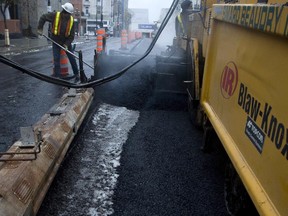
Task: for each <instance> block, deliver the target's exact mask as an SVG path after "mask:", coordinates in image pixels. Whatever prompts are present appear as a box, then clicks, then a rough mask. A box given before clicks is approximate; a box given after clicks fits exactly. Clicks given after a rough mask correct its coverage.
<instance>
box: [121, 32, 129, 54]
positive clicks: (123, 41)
mask: <svg viewBox="0 0 288 216" xmlns="http://www.w3.org/2000/svg"><path fill="white" fill-rule="evenodd" d="M127 40H128V37H127V31H126V30H125V29H123V30H122V31H121V48H120V49H121V50H126V49H127Z"/></svg>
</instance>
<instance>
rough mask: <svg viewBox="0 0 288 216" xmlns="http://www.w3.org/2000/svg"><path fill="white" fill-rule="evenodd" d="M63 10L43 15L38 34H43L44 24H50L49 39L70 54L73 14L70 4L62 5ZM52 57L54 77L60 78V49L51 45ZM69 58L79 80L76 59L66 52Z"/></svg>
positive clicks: (73, 31) (55, 45) (72, 35)
mask: <svg viewBox="0 0 288 216" xmlns="http://www.w3.org/2000/svg"><path fill="white" fill-rule="evenodd" d="M62 8H63V10H62V11H61V12H53V13H46V14H43V15H42V16H41V17H40V19H39V22H38V34H39V35H42V34H43V26H44V24H45V22H50V23H51V24H52V29H51V33H52V34H51V39H52V40H53V41H55V42H56V43H58V44H59V45H61V46H62V47H65V48H66V49H67V50H69V51H70V52H73V49H72V45H71V43H72V42H73V40H74V35H75V30H74V18H73V16H72V15H71V14H72V13H73V12H74V7H73V5H72V4H71V3H65V4H64V5H62ZM52 47H53V57H54V76H56V77H60V78H61V74H60V51H61V48H60V47H59V46H58V45H57V44H55V43H53V45H52ZM66 54H67V57H68V58H69V61H70V64H71V66H72V70H73V73H74V76H75V77H76V80H79V71H78V65H77V62H76V59H75V57H74V56H73V55H71V54H70V53H69V52H66Z"/></svg>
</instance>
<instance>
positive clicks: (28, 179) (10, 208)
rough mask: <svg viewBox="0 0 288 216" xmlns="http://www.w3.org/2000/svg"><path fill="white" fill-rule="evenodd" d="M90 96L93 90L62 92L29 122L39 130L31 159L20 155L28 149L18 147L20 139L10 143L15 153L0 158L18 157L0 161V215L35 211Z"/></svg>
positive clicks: (30, 214) (84, 111)
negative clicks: (33, 120)
mask: <svg viewBox="0 0 288 216" xmlns="http://www.w3.org/2000/svg"><path fill="white" fill-rule="evenodd" d="M93 95H94V90H93V89H85V90H77V91H75V92H72V93H71V92H69V93H67V94H64V95H63V97H62V98H61V100H60V102H59V103H58V104H56V105H55V106H54V107H53V108H52V109H51V110H50V111H49V112H48V113H46V114H45V115H44V116H43V117H42V118H41V120H40V121H39V122H37V123H36V124H35V125H33V129H34V131H41V134H42V142H41V144H40V149H41V151H40V152H39V153H38V154H37V158H36V159H35V160H28V161H24V160H25V159H29V158H31V155H30V156H29V155H25V154H23V153H25V152H26V153H27V151H28V150H27V149H26V148H24V149H23V148H20V147H19V145H21V141H17V142H16V143H14V144H13V145H12V146H11V148H10V149H9V150H8V151H7V152H17V153H18V154H15V155H4V156H2V157H1V159H3V158H5V159H21V160H18V161H6V162H0V179H1V181H0V215H9V216H14V215H15V216H20V215H21V216H22V215H25V216H26V215H27V216H28V215H29V216H33V215H36V214H37V211H38V210H39V208H40V206H41V203H42V201H43V199H44V197H45V195H46V193H47V191H48V189H49V187H50V185H51V183H52V181H53V179H54V177H55V175H56V173H57V171H58V168H59V166H60V164H61V162H62V161H63V158H64V156H65V154H66V152H67V150H68V148H69V146H70V144H71V142H72V141H73V138H74V137H75V135H76V134H77V131H78V128H79V127H80V125H81V124H82V122H83V120H84V118H85V116H86V114H87V111H88V109H89V107H90V105H91V102H92V99H93ZM30 151H31V150H30ZM19 153H22V154H19Z"/></svg>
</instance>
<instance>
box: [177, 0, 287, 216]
mask: <svg viewBox="0 0 288 216" xmlns="http://www.w3.org/2000/svg"><path fill="white" fill-rule="evenodd" d="M287 36H288V4H287V3H286V2H285V1H276V0H275V1H270V0H269V1H265V2H257V1H248V0H247V1H245V0H244V1H242V0H240V1H233V2H219V1H213V0H203V1H202V2H201V7H200V10H199V12H198V13H193V14H191V15H190V16H189V33H188V35H187V38H184V37H183V38H182V39H180V40H182V43H186V46H184V47H185V50H186V54H187V56H188V62H187V63H188V64H187V73H188V80H187V81H186V86H187V92H188V98H189V110H190V112H191V116H193V121H194V123H195V124H196V125H197V126H201V127H203V129H204V141H203V143H204V144H203V146H202V147H203V149H204V150H207V149H209V145H211V139H209V138H210V137H211V134H212V133H213V132H216V134H217V136H218V138H219V140H220V141H221V143H222V145H223V147H224V149H225V151H226V153H227V155H228V158H229V160H228V161H229V163H227V169H226V179H225V200H226V206H227V209H228V212H229V213H230V214H231V215H243V214H242V213H243V211H245V208H247V206H248V204H247V199H251V200H252V202H253V204H254V205H253V206H254V207H255V208H256V209H257V212H258V213H259V214H260V215H269V216H271V215H283V216H286V215H288V206H287V201H288V115H287V113H286V112H287V110H288V103H286V99H285V98H286V94H287V92H288V89H286V87H285V86H286V85H287V83H286V81H288V73H287V71H286V70H287V69H288V62H287V59H288V40H287ZM210 147H211V146H210Z"/></svg>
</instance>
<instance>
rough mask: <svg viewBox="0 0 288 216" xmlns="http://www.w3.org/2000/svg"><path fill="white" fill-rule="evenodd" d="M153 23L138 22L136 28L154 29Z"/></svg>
mask: <svg viewBox="0 0 288 216" xmlns="http://www.w3.org/2000/svg"><path fill="white" fill-rule="evenodd" d="M155 27H156V26H155V25H154V24H138V29H152V30H153V29H155Z"/></svg>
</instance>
